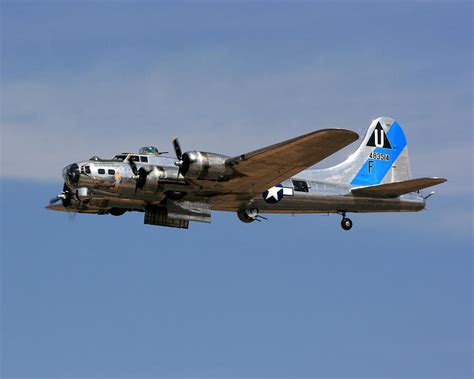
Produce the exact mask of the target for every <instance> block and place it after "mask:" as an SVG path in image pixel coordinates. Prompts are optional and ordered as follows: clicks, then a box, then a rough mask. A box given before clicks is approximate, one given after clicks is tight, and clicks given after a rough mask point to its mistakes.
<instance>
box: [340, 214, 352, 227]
mask: <svg viewBox="0 0 474 379" xmlns="http://www.w3.org/2000/svg"><path fill="white" fill-rule="evenodd" d="M341 227H342V229H344V230H350V229H351V228H352V220H351V219H350V218H346V217H344V218H343V219H342V221H341Z"/></svg>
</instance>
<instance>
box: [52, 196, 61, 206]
mask: <svg viewBox="0 0 474 379" xmlns="http://www.w3.org/2000/svg"><path fill="white" fill-rule="evenodd" d="M60 200H61V199H60V198H59V197H58V196H56V197H53V198H52V199H51V200H49V205H53V204H56V203H58V202H59V201H60Z"/></svg>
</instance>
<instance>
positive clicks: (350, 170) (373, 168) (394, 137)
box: [322, 117, 411, 186]
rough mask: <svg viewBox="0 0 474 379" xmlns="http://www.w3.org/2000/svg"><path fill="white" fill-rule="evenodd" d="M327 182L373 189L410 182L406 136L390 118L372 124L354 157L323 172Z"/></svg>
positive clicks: (381, 118)
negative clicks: (338, 182)
mask: <svg viewBox="0 0 474 379" xmlns="http://www.w3.org/2000/svg"><path fill="white" fill-rule="evenodd" d="M322 171H326V174H327V175H328V176H329V178H328V179H337V180H338V181H341V180H342V181H344V182H346V183H347V184H349V185H351V186H372V185H377V184H385V183H392V182H400V181H403V180H408V179H411V166H410V159H409V157H408V147H407V140H406V138H405V134H404V133H403V130H402V128H401V127H400V125H399V124H398V123H397V122H396V121H395V120H393V119H391V118H389V117H379V118H377V119H375V120H374V121H372V123H371V124H370V127H369V129H368V130H367V133H366V135H365V137H364V139H363V141H362V143H361V145H360V146H359V148H358V149H357V150H356V152H355V153H354V154H352V155H351V156H350V157H349V158H348V159H347V160H346V161H344V162H342V163H341V164H339V165H337V166H334V167H330V168H328V169H325V170H322Z"/></svg>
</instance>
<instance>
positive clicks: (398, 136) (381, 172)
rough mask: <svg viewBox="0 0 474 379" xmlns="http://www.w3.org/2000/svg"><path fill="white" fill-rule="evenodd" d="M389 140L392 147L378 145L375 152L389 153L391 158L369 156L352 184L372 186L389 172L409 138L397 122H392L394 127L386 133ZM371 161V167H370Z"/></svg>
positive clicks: (378, 182)
mask: <svg viewBox="0 0 474 379" xmlns="http://www.w3.org/2000/svg"><path fill="white" fill-rule="evenodd" d="M386 135H387V138H388V140H389V141H390V143H391V144H392V149H384V148H382V147H377V148H376V149H375V150H374V153H376V154H377V153H381V154H388V155H389V156H390V159H389V160H375V159H371V158H368V159H367V160H366V161H365V163H364V164H363V165H362V167H361V169H360V170H359V172H358V173H357V175H356V176H355V177H354V179H352V182H351V184H352V185H360V186H370V185H375V184H380V182H381V181H382V180H383V178H384V177H385V175H387V172H389V170H390V168H391V167H392V165H393V164H394V163H395V161H396V160H397V159H398V157H399V156H400V154H401V153H402V151H403V149H404V148H405V146H406V145H407V140H406V138H405V134H404V133H403V130H402V128H401V127H400V125H399V124H398V123H397V122H394V123H393V124H392V127H391V128H390V129H389V131H388V132H387V133H386ZM369 161H370V162H372V163H370V165H371V167H369Z"/></svg>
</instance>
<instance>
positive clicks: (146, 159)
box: [140, 157, 148, 163]
mask: <svg viewBox="0 0 474 379" xmlns="http://www.w3.org/2000/svg"><path fill="white" fill-rule="evenodd" d="M140 162H145V163H147V162H148V157H140Z"/></svg>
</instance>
